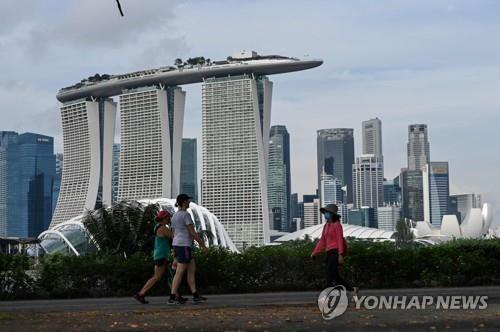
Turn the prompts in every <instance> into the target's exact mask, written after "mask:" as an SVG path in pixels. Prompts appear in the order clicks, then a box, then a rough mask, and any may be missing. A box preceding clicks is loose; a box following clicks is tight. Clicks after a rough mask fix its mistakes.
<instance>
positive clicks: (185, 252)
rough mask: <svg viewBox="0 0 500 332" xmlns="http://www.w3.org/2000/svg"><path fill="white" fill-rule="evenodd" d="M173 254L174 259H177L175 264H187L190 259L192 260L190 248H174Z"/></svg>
mask: <svg viewBox="0 0 500 332" xmlns="http://www.w3.org/2000/svg"><path fill="white" fill-rule="evenodd" d="M174 253H175V258H177V262H178V263H181V264H189V262H191V259H193V255H192V253H191V247H179V246H174Z"/></svg>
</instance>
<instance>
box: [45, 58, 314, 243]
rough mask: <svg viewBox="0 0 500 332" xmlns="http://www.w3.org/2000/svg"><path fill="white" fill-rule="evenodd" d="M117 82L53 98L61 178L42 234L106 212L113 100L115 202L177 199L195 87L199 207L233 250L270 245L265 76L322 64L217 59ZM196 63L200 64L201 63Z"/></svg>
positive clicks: (97, 82) (90, 83)
mask: <svg viewBox="0 0 500 332" xmlns="http://www.w3.org/2000/svg"><path fill="white" fill-rule="evenodd" d="M195 59H198V61H190V63H182V62H181V63H178V64H177V65H176V66H175V67H161V68H157V69H151V70H144V71H138V72H134V73H129V74H123V75H96V76H92V77H89V78H88V79H84V80H82V81H81V82H80V83H77V84H75V85H73V86H70V87H67V88H63V89H61V90H60V91H59V93H58V94H57V99H58V100H59V101H60V102H61V103H62V105H61V118H62V128H63V146H64V160H63V176H62V183H61V189H60V194H59V198H58V202H57V207H56V209H55V212H54V215H53V219H52V223H51V225H50V228H53V227H54V226H56V225H58V224H60V223H62V222H64V221H67V220H69V219H71V218H73V217H75V216H78V215H81V214H82V213H83V212H84V211H86V210H93V209H95V208H98V207H100V206H110V205H111V188H112V154H113V143H114V137H115V122H116V112H117V103H116V102H115V101H114V100H113V99H112V98H111V97H113V96H118V100H119V111H120V130H121V152H120V168H119V185H118V197H117V199H118V200H119V201H121V200H138V199H145V198H150V199H154V198H159V197H165V198H175V197H176V196H177V195H178V194H179V187H180V168H181V144H182V130H183V122H184V105H185V99H186V93H185V92H184V91H183V90H182V88H181V87H179V86H180V85H183V84H191V83H203V84H202V117H203V119H202V166H203V168H202V169H203V172H202V190H201V191H202V202H201V203H202V205H203V206H204V207H206V208H207V209H209V210H210V211H211V212H212V213H214V214H215V215H216V216H217V217H218V218H219V220H220V221H221V223H222V224H223V225H224V227H225V229H226V230H227V232H228V234H229V236H230V237H231V239H232V240H233V241H234V243H235V244H236V246H237V247H239V248H241V247H244V246H251V245H262V244H263V243H265V242H267V241H268V239H269V213H268V206H267V176H266V173H267V158H268V145H269V130H270V116H271V98H272V87H273V84H272V82H271V81H269V79H268V78H267V75H271V74H279V73H287V72H294V71H300V70H305V69H309V68H313V67H317V66H319V65H321V64H322V61H321V60H307V61H305V60H299V59H296V58H289V57H284V56H276V55H272V56H262V55H258V54H256V53H255V52H247V51H242V52H239V53H238V54H236V55H233V56H232V57H228V58H227V60H224V61H213V62H212V61H206V60H204V59H203V58H195ZM201 59H203V60H201Z"/></svg>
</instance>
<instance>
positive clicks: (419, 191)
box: [400, 168, 424, 221]
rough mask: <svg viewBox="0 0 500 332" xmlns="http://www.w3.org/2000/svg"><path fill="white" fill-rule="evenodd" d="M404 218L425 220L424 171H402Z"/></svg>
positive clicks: (401, 184)
mask: <svg viewBox="0 0 500 332" xmlns="http://www.w3.org/2000/svg"><path fill="white" fill-rule="evenodd" d="M400 186H401V197H402V216H403V218H408V219H411V220H414V221H423V220H424V188H423V181H422V171H421V170H415V171H410V170H408V169H406V168H403V169H402V170H401V175H400Z"/></svg>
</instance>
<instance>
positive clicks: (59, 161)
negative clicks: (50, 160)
mask: <svg viewBox="0 0 500 332" xmlns="http://www.w3.org/2000/svg"><path fill="white" fill-rule="evenodd" d="M63 158H64V157H63V154H62V153H56V175H55V177H54V186H53V188H52V212H54V211H55V209H56V205H57V199H58V198H59V192H60V191H61V181H62V172H63Z"/></svg>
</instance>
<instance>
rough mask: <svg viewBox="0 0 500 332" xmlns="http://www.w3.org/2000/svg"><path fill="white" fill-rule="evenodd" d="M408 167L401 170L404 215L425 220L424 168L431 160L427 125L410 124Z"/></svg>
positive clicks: (417, 219)
mask: <svg viewBox="0 0 500 332" xmlns="http://www.w3.org/2000/svg"><path fill="white" fill-rule="evenodd" d="M407 149H408V151H407V154H408V168H406V169H404V170H402V172H401V181H400V184H401V191H402V197H403V202H402V203H403V209H402V210H403V217H405V218H409V219H412V220H416V221H422V220H424V192H423V181H422V168H423V167H424V166H425V165H426V164H427V163H429V161H430V147H429V140H428V134H427V125H425V124H414V125H409V126H408V145H407Z"/></svg>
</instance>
